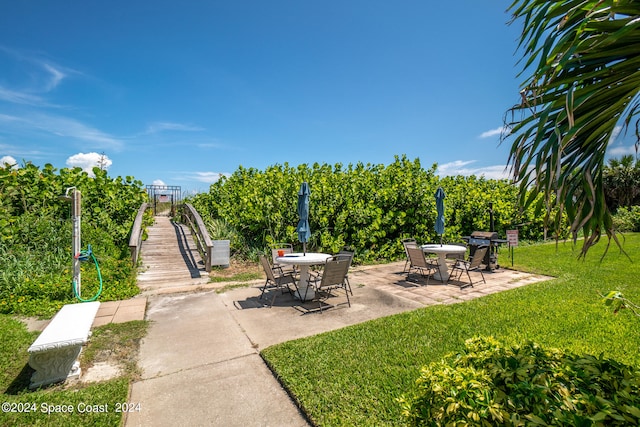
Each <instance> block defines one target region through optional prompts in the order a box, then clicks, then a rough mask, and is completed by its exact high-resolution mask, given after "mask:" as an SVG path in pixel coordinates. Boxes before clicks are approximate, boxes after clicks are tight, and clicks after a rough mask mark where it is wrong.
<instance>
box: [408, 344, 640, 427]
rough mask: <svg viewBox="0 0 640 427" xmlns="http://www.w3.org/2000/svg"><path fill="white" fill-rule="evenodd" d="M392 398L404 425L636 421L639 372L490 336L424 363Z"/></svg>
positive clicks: (639, 413) (639, 400)
mask: <svg viewBox="0 0 640 427" xmlns="http://www.w3.org/2000/svg"><path fill="white" fill-rule="evenodd" d="M416 385H417V387H418V391H417V392H415V394H414V395H413V396H410V397H407V396H403V397H401V398H400V399H399V401H400V403H401V405H402V407H403V415H404V417H405V418H406V420H407V421H408V422H409V424H410V425H416V426H417V425H428V426H449V425H456V426H457V425H483V426H485V425H486V426H523V425H553V426H593V425H611V426H627V425H638V423H639V422H640V409H638V408H639V407H640V371H638V370H637V368H634V367H631V366H627V365H624V364H621V363H618V362H616V361H613V360H609V359H605V358H603V357H595V356H591V355H577V354H573V353H570V352H566V351H562V350H558V349H545V348H542V347H541V346H539V345H537V344H535V343H533V342H527V343H525V344H524V345H522V346H513V347H509V346H505V345H503V344H502V343H500V342H499V341H497V340H496V339H494V338H491V337H488V338H483V337H476V338H473V339H469V340H467V341H466V345H465V350H464V351H463V352H461V353H460V354H450V355H448V356H447V357H445V358H444V359H443V360H442V361H441V362H436V363H431V364H430V365H429V366H426V367H423V368H422V370H421V375H420V377H419V378H418V380H417V381H416Z"/></svg>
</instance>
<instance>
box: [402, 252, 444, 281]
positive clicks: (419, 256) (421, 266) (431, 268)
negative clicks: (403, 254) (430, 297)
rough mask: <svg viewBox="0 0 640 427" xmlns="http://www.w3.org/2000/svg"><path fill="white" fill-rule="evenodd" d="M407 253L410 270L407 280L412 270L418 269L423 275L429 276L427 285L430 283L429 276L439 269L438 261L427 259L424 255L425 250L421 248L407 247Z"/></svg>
mask: <svg viewBox="0 0 640 427" xmlns="http://www.w3.org/2000/svg"><path fill="white" fill-rule="evenodd" d="M407 254H408V255H409V271H407V280H409V275H410V274H411V272H412V271H414V270H415V271H417V272H418V273H419V274H420V275H421V276H422V277H426V278H427V285H429V276H431V274H433V272H435V271H437V270H438V264H437V262H430V261H427V258H426V257H425V256H424V251H423V250H422V249H421V248H417V247H416V248H412V247H408V248H407Z"/></svg>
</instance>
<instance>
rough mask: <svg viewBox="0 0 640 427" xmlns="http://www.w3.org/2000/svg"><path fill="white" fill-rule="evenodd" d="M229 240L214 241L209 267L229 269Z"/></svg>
mask: <svg viewBox="0 0 640 427" xmlns="http://www.w3.org/2000/svg"><path fill="white" fill-rule="evenodd" d="M229 252H230V246H229V240H214V241H213V249H212V251H211V265H218V266H221V267H229Z"/></svg>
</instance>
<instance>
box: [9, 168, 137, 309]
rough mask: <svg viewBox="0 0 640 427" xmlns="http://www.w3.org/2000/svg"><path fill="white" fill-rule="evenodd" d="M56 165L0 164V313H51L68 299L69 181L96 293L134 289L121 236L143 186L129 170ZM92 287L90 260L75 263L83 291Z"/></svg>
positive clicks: (123, 293) (107, 296) (121, 294)
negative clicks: (77, 200)
mask: <svg viewBox="0 0 640 427" xmlns="http://www.w3.org/2000/svg"><path fill="white" fill-rule="evenodd" d="M93 172H94V176H89V174H87V173H86V172H84V171H82V170H81V169H80V168H75V169H62V170H60V171H59V172H58V171H57V170H56V169H54V168H53V166H51V165H49V164H47V165H45V166H44V168H42V169H40V168H38V167H36V166H34V165H32V164H30V163H27V164H25V165H24V166H23V167H21V168H18V169H15V168H10V167H5V168H0V313H19V314H26V315H51V314H53V313H55V311H56V310H58V309H59V308H60V307H61V306H62V305H64V304H66V303H69V302H73V301H74V295H73V292H72V285H71V276H72V272H71V263H72V253H71V240H72V221H71V206H70V204H69V203H68V202H66V201H64V200H61V199H60V196H62V195H64V194H65V191H66V189H67V188H69V187H76V188H77V189H78V190H80V192H81V194H82V212H81V214H82V227H81V229H82V245H83V248H86V247H87V245H88V244H91V245H92V248H93V252H94V254H95V256H96V257H97V258H98V261H99V263H100V269H101V272H102V276H103V283H104V287H103V291H102V295H101V297H100V299H101V300H103V301H106V300H111V299H121V298H126V297H129V296H132V295H135V294H136V293H138V292H139V290H138V289H137V287H136V286H135V272H134V270H133V268H132V266H131V262H130V261H129V249H128V235H129V232H130V230H131V226H132V224H133V220H134V218H135V215H136V213H137V210H138V208H139V207H140V204H141V203H142V202H143V201H144V200H145V198H146V193H145V192H144V190H143V188H142V183H141V182H140V181H136V180H134V179H133V178H132V177H126V178H124V179H123V178H121V177H118V178H115V179H114V178H109V177H108V175H107V173H106V171H103V170H100V169H97V168H95V169H94V171H93ZM98 290H99V280H98V277H97V272H96V269H95V266H94V265H93V263H83V265H82V296H83V297H84V298H90V297H92V296H93V295H95V294H96V293H97V292H98Z"/></svg>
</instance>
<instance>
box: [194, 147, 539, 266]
mask: <svg viewBox="0 0 640 427" xmlns="http://www.w3.org/2000/svg"><path fill="white" fill-rule="evenodd" d="M435 170H436V165H433V166H432V167H431V168H429V169H424V168H423V167H422V166H421V164H420V161H419V160H418V159H416V160H413V161H411V160H409V159H407V158H406V157H405V156H402V157H396V158H395V161H394V162H393V163H391V164H389V165H386V166H385V165H381V164H378V165H372V164H367V165H364V164H362V163H357V164H355V165H352V164H349V165H348V166H344V165H342V164H340V163H338V164H335V165H333V166H331V165H327V164H318V163H315V164H313V165H306V164H302V165H299V166H297V167H292V166H290V165H289V164H287V163H285V164H284V165H274V166H270V167H268V168H267V169H266V170H264V171H260V170H257V169H253V168H250V169H246V168H243V167H240V168H239V169H238V170H237V171H235V172H234V173H233V174H232V175H231V176H229V177H228V178H223V179H221V180H220V181H217V182H216V183H214V184H213V185H211V187H210V190H209V193H208V194H198V195H196V196H194V197H193V199H192V204H193V205H194V207H195V208H196V209H197V211H198V212H199V213H200V215H201V216H202V217H203V219H204V221H205V222H206V223H207V224H209V229H210V230H209V231H210V232H212V234H215V233H216V230H215V228H216V227H213V226H212V225H213V222H212V220H213V219H216V220H219V221H222V222H223V223H224V224H225V226H226V227H228V229H230V230H233V236H234V238H233V239H231V244H232V247H233V245H234V243H235V244H242V245H244V246H246V247H249V248H251V249H250V250H248V251H247V252H249V253H250V252H252V251H254V250H255V249H259V250H264V249H265V248H267V247H268V246H269V244H270V243H275V242H297V234H296V232H295V227H296V225H297V223H298V214H297V209H296V206H297V193H298V189H299V187H300V184H301V183H302V182H303V181H307V182H308V183H309V186H310V187H311V196H310V198H311V199H310V206H309V208H310V214H309V221H310V226H311V231H312V235H311V239H310V242H309V244H308V245H307V247H308V248H310V249H311V250H319V251H324V252H337V251H338V250H340V249H342V248H343V247H345V246H348V247H350V248H351V249H353V250H355V252H356V261H357V262H371V261H379V260H394V259H398V258H399V257H401V256H403V254H404V249H403V246H402V244H401V242H400V241H401V239H403V238H406V237H413V238H415V239H417V240H418V241H420V242H430V241H435V240H436V239H438V240H439V237H438V236H437V235H436V233H435V230H434V224H435V219H436V216H437V211H436V204H435V197H434V195H435V192H436V189H437V188H438V186H442V187H443V189H444V190H445V192H446V199H445V211H446V212H445V217H446V228H445V234H444V236H443V237H444V240H445V241H450V242H459V241H461V237H462V236H467V235H469V234H471V233H472V232H473V231H474V230H489V229H490V226H491V225H490V215H489V203H490V202H491V203H493V214H494V225H495V230H496V231H497V232H498V233H499V234H501V235H505V230H506V229H508V228H512V227H514V226H515V225H516V224H521V227H520V238H521V239H523V240H526V239H529V240H537V239H540V238H541V237H542V236H543V234H544V233H543V219H541V217H540V218H539V217H537V216H536V215H535V213H534V211H533V210H531V211H526V212H521V211H520V207H519V205H518V191H517V188H516V187H515V186H513V185H511V184H509V182H507V181H506V180H487V179H485V178H478V177H475V176H471V177H463V176H457V177H445V178H442V179H440V178H438V177H437V176H436V175H435ZM235 249H237V248H235Z"/></svg>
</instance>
